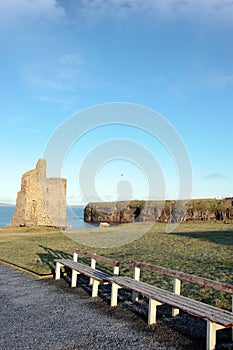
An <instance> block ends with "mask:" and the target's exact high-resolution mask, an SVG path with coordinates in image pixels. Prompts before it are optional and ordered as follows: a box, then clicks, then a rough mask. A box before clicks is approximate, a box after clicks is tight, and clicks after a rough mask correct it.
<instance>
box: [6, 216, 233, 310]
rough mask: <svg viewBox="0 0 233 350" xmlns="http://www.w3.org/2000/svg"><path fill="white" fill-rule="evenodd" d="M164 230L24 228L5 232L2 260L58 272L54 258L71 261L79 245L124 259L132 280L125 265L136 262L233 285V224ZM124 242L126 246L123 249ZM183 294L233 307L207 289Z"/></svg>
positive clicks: (166, 282)
mask: <svg viewBox="0 0 233 350" xmlns="http://www.w3.org/2000/svg"><path fill="white" fill-rule="evenodd" d="M165 228H166V225H165V224H162V223H156V224H155V225H152V224H149V223H136V224H129V225H121V226H117V227H111V228H109V229H99V228H93V229H91V230H79V231H76V232H74V231H66V232H65V233H62V232H59V231H55V230H48V229H38V230H36V229H34V232H26V229H25V228H23V232H22V233H19V232H16V233H14V234H13V233H8V232H9V228H7V229H1V230H0V259H1V260H4V261H7V262H9V263H13V264H15V265H17V266H20V267H22V268H24V269H27V270H30V271H33V272H35V273H37V274H42V275H43V274H49V273H51V271H52V270H53V269H54V263H53V260H54V258H58V257H71V249H72V248H73V247H80V248H85V249H88V250H90V251H93V252H96V253H99V254H103V255H106V256H108V257H111V258H114V259H117V260H120V261H122V262H123V266H122V268H121V273H122V274H127V275H129V276H132V273H133V268H132V267H130V266H128V265H127V264H125V261H126V260H128V259H134V260H139V261H144V262H147V263H152V264H156V265H161V266H164V267H169V268H172V269H176V270H180V271H183V272H187V273H192V274H195V275H199V276H203V277H207V278H211V279H214V280H217V281H221V282H225V283H230V284H232V282H233V275H232V272H233V225H232V224H228V225H227V224H224V223H223V222H214V221H211V222H189V223H182V224H180V225H179V226H178V227H177V228H176V230H175V231H174V232H172V233H166V230H165ZM7 230H8V232H6V231H7ZM146 231H147V232H146ZM11 232H12V229H11ZM143 232H146V233H145V234H143ZM135 238H136V240H135ZM122 241H124V242H125V244H124V245H120V244H121V242H122ZM102 247H105V248H102ZM104 269H107V267H106V266H104ZM141 277H142V280H144V281H146V282H149V283H153V284H155V285H158V286H160V287H163V288H166V289H170V290H171V288H172V279H170V278H165V277H164V276H159V275H156V274H153V273H151V272H148V271H143V270H142V276H141ZM182 294H183V295H186V296H189V297H193V298H195V299H197V300H202V301H204V302H208V303H211V304H213V305H216V306H220V307H224V308H227V309H230V308H231V298H230V296H229V295H226V294H224V293H221V292H218V291H212V290H211V289H209V288H203V287H200V286H197V285H194V284H190V283H184V284H183V285H182Z"/></svg>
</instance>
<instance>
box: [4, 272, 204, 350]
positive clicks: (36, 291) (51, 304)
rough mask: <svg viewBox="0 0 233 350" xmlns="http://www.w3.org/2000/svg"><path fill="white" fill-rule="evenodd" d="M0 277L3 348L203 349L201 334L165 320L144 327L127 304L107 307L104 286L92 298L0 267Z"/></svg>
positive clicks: (62, 284) (63, 283)
mask: <svg viewBox="0 0 233 350" xmlns="http://www.w3.org/2000/svg"><path fill="white" fill-rule="evenodd" d="M0 276H1V284H0V298H1V303H0V315H1V318H0V344H1V349H2V350H9V349H11V350H14V349H23V350H26V349H33V350H37V349H38V350H42V349H46V350H47V349H54V350H55V349H56V350H60V349H62V350H63V349H64V350H71V349H87V350H91V349H106V350H107V349H122V350H123V349H124V350H125V349H126V350H127V349H130V350H131V349H135V350H136V349H137V350H138V349H141V350H144V349H145V350H147V349H158V350H175V349H176V350H178V349H179V350H181V349H187V350H190V349H193V350H195V349H198V350H199V349H204V340H205V339H204V338H201V340H200V339H199V340H198V338H195V339H191V338H190V336H187V335H182V332H180V331H176V330H174V329H172V328H171V327H170V325H168V324H166V322H159V323H158V325H157V326H156V327H155V326H154V327H148V326H147V325H146V320H145V318H144V317H143V315H141V317H140V315H139V314H137V312H136V310H129V307H127V305H120V306H118V307H117V308H110V307H109V306H108V305H109V304H108V300H107V299H108V298H109V295H108V293H106V295H105V290H103V291H102V295H101V297H98V298H97V299H92V298H91V297H90V295H89V292H88V290H85V289H83V288H82V287H79V288H75V289H71V288H69V286H68V284H67V282H66V281H64V280H60V281H54V280H53V279H46V280H38V279H35V278H33V277H30V276H27V275H25V274H22V273H20V272H17V271H14V270H12V269H10V268H8V267H5V266H2V265H0Z"/></svg>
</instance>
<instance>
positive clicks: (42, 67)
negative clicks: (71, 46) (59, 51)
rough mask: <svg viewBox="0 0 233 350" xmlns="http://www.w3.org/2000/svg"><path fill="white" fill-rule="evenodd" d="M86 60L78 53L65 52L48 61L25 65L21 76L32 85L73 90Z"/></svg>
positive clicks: (50, 88)
mask: <svg viewBox="0 0 233 350" xmlns="http://www.w3.org/2000/svg"><path fill="white" fill-rule="evenodd" d="M84 64H85V63H84V60H83V59H82V58H81V56H80V55H78V54H64V55H61V56H59V57H57V58H55V59H50V60H48V58H46V62H44V63H43V62H40V63H34V64H30V65H25V66H24V67H23V68H22V70H21V72H20V78H21V79H22V80H23V81H24V82H26V83H27V84H29V85H31V86H32V87H38V88H44V89H48V90H64V91H73V84H74V83H75V81H76V80H77V77H78V75H79V72H80V66H82V65H84Z"/></svg>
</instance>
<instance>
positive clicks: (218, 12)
mask: <svg viewBox="0 0 233 350" xmlns="http://www.w3.org/2000/svg"><path fill="white" fill-rule="evenodd" d="M73 3H75V7H76V10H77V13H80V12H84V13H85V14H86V15H88V16H91V15H96V14H99V15H106V14H109V13H112V14H113V15H114V16H122V15H125V14H128V13H132V14H134V13H138V14H140V15H142V14H143V13H145V12H147V13H149V14H150V15H156V16H161V15H164V16H165V17H166V16H168V17H170V16H171V15H182V16H185V17H190V16H192V18H193V19H196V18H201V17H205V18H208V17H207V16H211V17H210V18H209V19H210V21H213V19H214V18H218V17H221V18H222V19H226V17H229V18H232V17H231V16H232V14H233V1H231V0H221V1H219V0H195V1H193V0H146V1H142V0H82V1H80V0H73ZM212 16H214V18H213V17H212Z"/></svg>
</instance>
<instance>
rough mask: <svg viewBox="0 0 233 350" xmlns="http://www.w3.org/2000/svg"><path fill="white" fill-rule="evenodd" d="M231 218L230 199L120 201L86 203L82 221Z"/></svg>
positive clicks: (175, 220)
mask: <svg viewBox="0 0 233 350" xmlns="http://www.w3.org/2000/svg"><path fill="white" fill-rule="evenodd" d="M231 219H233V197H230V198H224V199H192V200H190V201H184V200H180V201H173V200H166V201H165V202H162V201H137V200H133V201H129V202H127V201H120V202H99V203H89V204H88V205H87V206H86V207H85V209H84V221H86V222H93V223H100V222H108V223H117V224H120V223H129V222H156V221H158V222H178V221H198V220H203V221H206V220H231Z"/></svg>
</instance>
